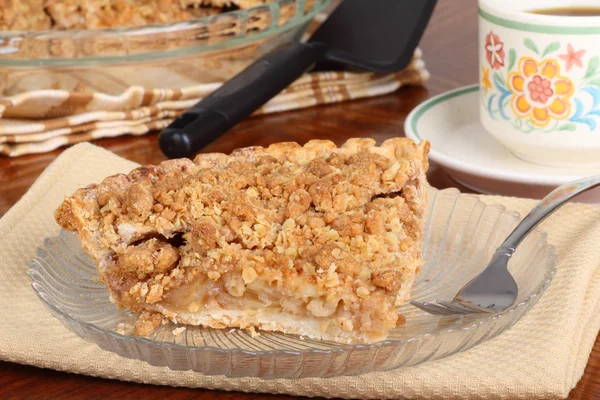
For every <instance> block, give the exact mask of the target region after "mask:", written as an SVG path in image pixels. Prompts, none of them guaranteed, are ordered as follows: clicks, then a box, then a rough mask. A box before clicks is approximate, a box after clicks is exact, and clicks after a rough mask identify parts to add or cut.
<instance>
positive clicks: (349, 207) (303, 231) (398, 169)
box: [55, 138, 429, 343]
mask: <svg viewBox="0 0 600 400" xmlns="http://www.w3.org/2000/svg"><path fill="white" fill-rule="evenodd" d="M428 149H429V144H428V143H427V142H422V143H421V144H420V145H415V144H414V143H413V142H412V141H411V140H409V139H405V138H395V139H391V140H387V141H385V142H384V143H383V144H382V145H381V146H376V145H375V141H374V140H372V139H350V140H348V141H347V142H346V143H345V144H344V145H343V146H342V147H340V148H337V147H336V146H335V145H334V143H332V142H330V141H323V140H313V141H310V142H308V143H307V144H306V145H304V146H300V145H298V144H296V143H279V144H274V145H271V146H269V147H268V148H262V147H249V148H244V149H239V150H236V151H234V152H233V153H232V154H231V155H229V156H227V155H225V154H202V155H199V156H198V157H196V159H195V160H194V161H191V160H188V159H177V160H170V161H165V162H163V163H161V164H160V165H158V166H144V167H140V168H137V169H135V170H133V171H132V172H131V173H129V174H127V175H124V174H119V175H114V176H111V177H108V178H106V179H105V180H104V181H103V182H102V183H101V184H98V185H96V184H92V185H90V186H88V187H86V188H84V189H79V190H77V191H76V192H75V194H74V195H73V196H71V197H68V198H66V199H65V200H64V202H63V204H62V205H61V206H60V208H59V209H58V210H57V211H56V215H55V218H56V221H57V222H58V223H59V224H60V225H61V226H62V227H63V228H65V229H68V230H73V231H77V232H78V234H79V237H80V239H81V242H82V244H83V247H84V248H85V250H86V251H87V252H88V253H89V254H90V255H91V256H92V258H93V259H94V260H95V261H96V263H97V268H98V272H99V274H100V277H101V278H102V280H103V281H104V283H105V284H106V286H107V287H108V290H109V292H110V294H111V297H112V299H113V300H114V301H115V302H116V303H118V304H120V305H122V306H125V307H128V308H130V309H132V310H134V311H136V312H144V313H146V314H147V313H148V312H158V313H161V314H162V315H164V316H165V317H167V318H168V319H170V320H171V321H173V322H176V323H185V324H192V325H204V326H208V327H213V328H225V327H237V328H244V329H245V328H248V329H250V328H252V329H253V328H254V327H256V328H260V329H262V330H268V331H281V332H286V333H293V334H300V335H305V336H308V337H311V338H317V339H327V340H336V341H343V342H355V343H357V342H363V343H370V342H374V341H377V340H381V339H385V338H386V337H387V335H388V331H389V329H391V328H394V327H395V326H397V325H399V324H402V323H403V322H404V318H403V317H402V316H401V315H399V314H398V312H397V310H396V305H398V304H401V303H402V302H404V301H406V300H407V298H408V296H409V294H410V289H411V286H412V284H413V282H414V280H415V275H416V274H417V272H418V270H419V267H420V265H421V263H422V258H421V247H422V243H423V225H424V223H423V219H424V213H425V207H426V201H425V190H426V178H425V172H426V170H427V167H428V162H427V152H428Z"/></svg>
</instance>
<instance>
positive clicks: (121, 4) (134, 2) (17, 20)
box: [0, 0, 273, 31]
mask: <svg viewBox="0 0 600 400" xmlns="http://www.w3.org/2000/svg"><path fill="white" fill-rule="evenodd" d="M270 1H273V0H0V30H8V31H29V30H31V31H36V30H47V29H57V30H64V29H105V28H120V27H131V26H142V25H154V24H165V23H170V22H176V21H185V20H189V19H193V18H200V17H205V16H209V15H216V14H220V13H222V12H225V11H229V10H233V9H238V8H239V9H245V8H252V7H256V6H259V5H261V4H264V3H268V2H270Z"/></svg>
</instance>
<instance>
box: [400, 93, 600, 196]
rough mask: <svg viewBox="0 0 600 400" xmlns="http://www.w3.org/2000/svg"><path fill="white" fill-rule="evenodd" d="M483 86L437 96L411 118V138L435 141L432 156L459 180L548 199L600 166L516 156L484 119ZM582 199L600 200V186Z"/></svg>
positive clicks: (597, 171)
mask: <svg viewBox="0 0 600 400" xmlns="http://www.w3.org/2000/svg"><path fill="white" fill-rule="evenodd" d="M478 102H479V85H472V86H466V87H463V88H460V89H456V90H452V91H450V92H446V93H443V94H441V95H439V96H436V97H433V98H431V99H429V100H427V101H425V102H424V103H422V104H420V105H419V106H418V107H417V108H415V109H414V110H413V111H412V112H411V113H410V114H409V115H408V117H407V118H406V122H405V123H404V130H405V132H406V136H408V137H409V138H411V139H413V140H414V141H417V142H418V141H420V140H422V139H427V140H429V141H430V142H431V153H430V159H431V160H432V161H434V162H436V163H437V164H439V165H441V166H442V167H444V168H446V169H447V171H448V172H449V173H450V175H451V176H452V178H453V179H455V180H456V181H457V182H459V183H461V184H462V185H464V186H466V187H468V188H471V189H473V190H475V191H477V192H481V193H490V194H501V195H506V196H518V197H530V198H542V197H544V196H545V195H546V194H548V193H549V192H550V191H551V190H552V189H554V188H555V187H556V186H559V185H562V184H563V183H565V182H568V181H571V180H575V179H579V178H582V177H585V176H590V175H600V167H592V168H580V169H564V168H553V167H548V166H543V165H537V164H532V163H529V162H526V161H523V160H521V159H519V158H517V157H516V156H514V155H513V154H512V153H511V152H510V151H509V150H508V149H507V148H506V147H504V146H503V145H502V144H501V143H500V142H498V141H497V140H496V139H494V138H493V137H492V136H491V135H490V134H488V133H487V132H486V131H485V129H484V127H483V126H482V125H481V123H480V122H479V106H478ZM578 200H579V201H587V202H600V190H594V191H591V192H589V193H586V194H584V195H582V196H581V198H579V199H578Z"/></svg>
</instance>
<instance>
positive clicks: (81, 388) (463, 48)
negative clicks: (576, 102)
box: [0, 0, 600, 400]
mask: <svg viewBox="0 0 600 400" xmlns="http://www.w3.org/2000/svg"><path fill="white" fill-rule="evenodd" d="M476 3H477V1H476V0H439V1H438V6H437V9H436V11H435V14H434V16H433V18H432V20H431V23H430V25H429V27H428V30H427V32H426V34H425V36H424V38H423V40H422V42H421V47H422V49H423V51H424V59H425V61H426V64H427V67H428V69H429V71H430V72H431V79H430V80H429V82H428V83H427V85H426V87H425V88H403V89H400V90H399V91H398V92H397V93H394V94H391V95H387V96H382V97H377V98H371V99H366V100H361V101H355V102H349V103H345V104H339V105H331V106H323V107H316V108H310V109H306V110H301V111H294V112H288V113H283V114H278V115H271V116H264V117H258V118H254V119H251V120H247V121H245V122H243V123H242V124H240V126H238V127H237V128H235V129H234V130H232V131H231V132H229V133H228V134H227V135H225V136H223V137H221V138H220V139H218V140H217V141H216V142H214V143H213V144H211V145H210V146H208V147H207V148H206V149H205V151H207V152H212V151H219V152H224V153H228V152H230V151H231V150H233V149H235V148H238V147H244V146H249V145H268V144H270V143H273V142H280V141H297V142H300V143H304V142H306V141H307V140H309V139H313V138H319V139H331V140H333V141H335V142H336V143H338V144H339V143H342V142H343V141H344V140H345V139H346V138H349V137H356V136H371V137H373V138H375V139H377V140H379V141H381V140H383V139H386V138H388V137H392V136H397V135H401V134H402V133H403V128H402V127H403V123H404V119H405V118H406V115H407V114H408V113H409V112H410V111H411V110H412V109H413V108H414V107H415V106H416V105H418V104H419V103H420V102H422V101H423V100H425V99H427V98H428V97H430V96H432V95H436V94H439V93H441V92H444V91H446V90H449V89H453V88H456V87H460V86H463V85H467V84H471V83H475V82H477V79H478V71H477V4H476ZM459 16H460V19H458V18H459ZM96 144H97V145H99V146H102V147H105V148H107V149H109V150H111V151H113V152H115V153H117V154H119V155H121V156H123V157H126V158H129V159H131V160H133V161H136V162H138V163H142V164H145V163H157V162H160V161H162V160H164V156H163V155H162V154H161V152H160V150H159V148H158V145H157V135H156V134H150V135H147V136H144V137H139V138H138V137H136V138H131V137H123V138H116V139H106V140H100V141H97V142H96ZM59 153H60V151H54V152H52V153H47V154H42V155H33V156H25V157H21V158H16V159H8V158H0V182H1V183H2V184H1V185H0V216H1V215H3V214H4V213H5V212H6V211H8V209H9V208H10V207H11V206H12V205H13V204H14V203H15V202H17V201H18V200H19V198H20V197H21V196H22V195H23V194H24V193H25V191H26V190H27V188H28V187H29V186H30V185H31V184H32V183H33V181H34V180H35V179H36V178H37V177H38V176H39V174H40V173H41V172H42V171H43V170H44V168H46V166H47V165H48V164H49V163H50V162H51V161H52V160H53V159H54V158H55V157H56V156H57V155H58V154H59ZM429 178H430V182H431V184H432V185H433V186H435V187H438V188H444V187H449V186H458V185H457V184H456V183H454V182H453V181H452V180H451V179H450V178H449V177H448V176H447V175H446V174H445V173H444V171H442V170H440V169H439V168H436V167H435V166H432V169H431V172H430V174H429ZM461 190H463V191H468V190H466V189H465V188H461ZM0 323H5V321H2V322H0ZM167 397H168V398H172V399H191V398H196V399H215V400H224V399H234V400H250V399H263V398H264V399H271V400H275V399H278V400H284V399H293V397H290V396H273V395H263V394H244V393H228V392H214V391H208V390H198V389H176V388H170V387H155V386H147V385H140V384H132V383H126V382H120V381H112V380H104V379H98V378H91V377H86V376H80V375H73V374H66V373H61V372H55V371H49V370H43V369H39V368H35V367H30V366H23V365H17V364H12V363H7V362H0V398H2V399H5V398H53V399H78V398H98V399H100V398H102V399H124V398H136V399H163V398H167ZM569 399H600V337H599V338H598V339H597V340H596V344H595V346H594V349H593V351H592V354H591V356H590V359H589V362H588V365H587V368H586V370H585V375H584V377H583V379H582V380H581V381H580V382H579V384H578V385H577V387H576V388H575V390H573V391H572V392H571V395H570V396H569Z"/></svg>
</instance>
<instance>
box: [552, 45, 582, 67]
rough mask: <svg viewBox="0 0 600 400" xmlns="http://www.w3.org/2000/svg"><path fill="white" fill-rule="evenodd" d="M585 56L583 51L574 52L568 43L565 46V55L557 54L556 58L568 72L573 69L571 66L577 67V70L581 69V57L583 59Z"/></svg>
mask: <svg viewBox="0 0 600 400" xmlns="http://www.w3.org/2000/svg"><path fill="white" fill-rule="evenodd" d="M584 54H585V50H578V51H575V49H573V46H572V45H571V43H569V44H568V45H567V52H566V53H565V54H559V55H558V58H560V59H561V60H563V61H564V62H565V64H566V66H567V72H569V70H570V69H571V68H573V65H575V66H577V67H579V68H583V63H582V62H581V57H583V55H584Z"/></svg>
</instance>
